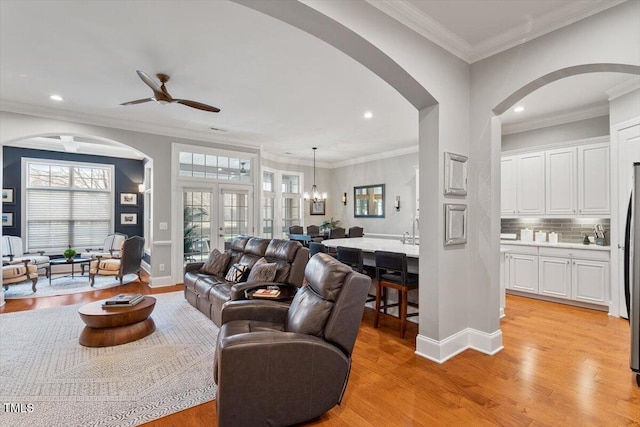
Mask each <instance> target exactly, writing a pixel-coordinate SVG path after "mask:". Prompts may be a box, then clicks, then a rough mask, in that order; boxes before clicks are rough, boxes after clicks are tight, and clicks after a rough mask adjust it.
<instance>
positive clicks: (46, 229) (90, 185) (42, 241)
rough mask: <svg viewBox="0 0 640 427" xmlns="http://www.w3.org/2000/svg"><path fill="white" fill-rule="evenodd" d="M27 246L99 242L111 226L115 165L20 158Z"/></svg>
mask: <svg viewBox="0 0 640 427" xmlns="http://www.w3.org/2000/svg"><path fill="white" fill-rule="evenodd" d="M23 170H24V171H25V185H24V188H25V197H26V214H25V219H26V221H25V227H26V246H27V250H47V251H55V250H62V249H65V248H67V247H69V246H71V247H72V248H91V247H94V248H95V247H100V246H101V245H102V244H103V243H104V237H105V236H106V235H107V234H109V233H111V232H112V229H113V226H112V225H113V200H114V195H113V190H112V189H113V166H111V165H98V164H88V163H84V164H79V163H70V162H63V161H46V160H44V161H43V160H35V159H23Z"/></svg>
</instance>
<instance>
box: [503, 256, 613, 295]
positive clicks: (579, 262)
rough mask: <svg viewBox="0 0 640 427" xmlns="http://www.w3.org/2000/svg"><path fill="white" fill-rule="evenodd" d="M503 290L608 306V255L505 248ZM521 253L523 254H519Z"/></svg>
mask: <svg viewBox="0 0 640 427" xmlns="http://www.w3.org/2000/svg"><path fill="white" fill-rule="evenodd" d="M504 247H505V248H508V249H509V250H510V252H508V253H507V254H506V260H505V261H508V262H505V269H504V274H505V277H508V281H507V289H512V290H515V291H521V292H530V293H535V294H538V295H544V296H548V297H553V298H562V299H566V300H572V301H579V302H584V303H590V304H597V305H604V306H608V305H609V298H610V297H609V295H610V280H609V252H608V251H599V250H588V249H561V248H549V247H537V246H524V247H523V246H517V245H509V246H507V245H505V246H504ZM522 252H524V253H522Z"/></svg>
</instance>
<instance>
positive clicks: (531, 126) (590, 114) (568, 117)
mask: <svg viewBox="0 0 640 427" xmlns="http://www.w3.org/2000/svg"><path fill="white" fill-rule="evenodd" d="M607 115H609V104H597V105H591V106H588V107H585V108H582V109H580V110H571V111H568V112H565V113H555V114H550V115H547V116H541V117H537V118H535V119H532V120H528V121H526V122H521V123H513V124H506V125H503V126H502V135H510V134H513V133H520V132H526V131H529V130H535V129H540V128H546V127H549V126H556V125H562V124H565V123H571V122H577V121H579V120H586V119H592V118H594V117H602V116H607Z"/></svg>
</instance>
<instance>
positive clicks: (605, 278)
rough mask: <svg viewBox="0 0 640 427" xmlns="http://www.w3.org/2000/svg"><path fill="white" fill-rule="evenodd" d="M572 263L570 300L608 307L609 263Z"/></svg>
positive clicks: (592, 261) (587, 261)
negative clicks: (571, 292)
mask: <svg viewBox="0 0 640 427" xmlns="http://www.w3.org/2000/svg"><path fill="white" fill-rule="evenodd" d="M572 263H573V268H572V269H571V275H572V289H573V294H572V298H573V299H575V300H577V301H584V302H589V303H593V304H604V305H609V288H610V286H609V262H604V261H596V260H584V259H574V260H572Z"/></svg>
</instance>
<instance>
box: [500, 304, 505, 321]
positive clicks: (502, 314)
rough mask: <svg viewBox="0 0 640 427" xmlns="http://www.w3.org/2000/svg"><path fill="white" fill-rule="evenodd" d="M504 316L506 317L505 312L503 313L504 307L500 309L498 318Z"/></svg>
mask: <svg viewBox="0 0 640 427" xmlns="http://www.w3.org/2000/svg"><path fill="white" fill-rule="evenodd" d="M504 316H506V314H505V312H504V307H501V308H500V318H501V319H502V318H503V317H504Z"/></svg>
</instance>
